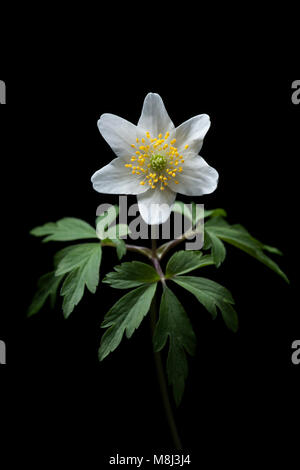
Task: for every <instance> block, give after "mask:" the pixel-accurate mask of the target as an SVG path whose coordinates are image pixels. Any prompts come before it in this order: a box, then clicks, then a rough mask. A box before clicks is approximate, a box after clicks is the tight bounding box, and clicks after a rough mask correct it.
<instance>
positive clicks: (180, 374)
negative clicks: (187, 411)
mask: <svg viewBox="0 0 300 470" xmlns="http://www.w3.org/2000/svg"><path fill="white" fill-rule="evenodd" d="M168 338H169V351H168V358H167V375H168V381H169V384H170V385H172V387H173V394H174V399H175V402H176V405H177V406H178V405H179V404H180V402H181V399H182V395H183V392H184V386H185V380H186V378H187V375H188V363H187V357H186V352H188V353H189V354H191V355H193V354H194V353H195V348H196V336H195V333H194V331H193V328H192V325H191V322H190V320H189V318H188V316H187V314H186V312H185V310H184V308H183V306H182V305H181V303H180V302H179V300H178V299H177V297H176V296H175V294H173V292H172V291H171V290H170V289H169V288H168V287H165V288H164V291H163V295H162V298H161V303H160V310H159V320H158V322H157V325H156V328H155V331H154V337H153V346H154V351H156V352H158V351H161V350H162V349H163V347H164V346H165V344H166V342H167V339H168Z"/></svg>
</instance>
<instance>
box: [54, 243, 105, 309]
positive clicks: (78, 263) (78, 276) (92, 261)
mask: <svg viewBox="0 0 300 470" xmlns="http://www.w3.org/2000/svg"><path fill="white" fill-rule="evenodd" d="M70 248H72V249H70V250H68V251H67V252H66V254H65V256H64V257H62V259H61V260H60V262H59V264H58V267H57V270H56V273H55V275H56V276H60V275H64V274H66V273H68V274H67V277H66V278H65V280H64V283H63V285H62V288H61V292H60V293H61V295H62V296H63V297H64V299H63V312H64V315H65V317H66V318H67V317H68V316H69V315H70V313H71V312H72V311H73V310H74V307H75V306H76V305H77V304H78V303H79V302H80V300H81V299H82V297H83V294H84V289H85V286H86V287H87V288H88V290H89V291H90V292H92V293H95V292H96V288H97V286H98V283H99V269H100V263H101V254H102V250H101V245H100V243H85V244H82V245H75V246H72V247H70Z"/></svg>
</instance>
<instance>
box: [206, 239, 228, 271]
mask: <svg viewBox="0 0 300 470" xmlns="http://www.w3.org/2000/svg"><path fill="white" fill-rule="evenodd" d="M205 236H206V238H208V243H209V245H207V244H206V247H207V246H210V247H211V248H212V257H213V260H214V263H215V265H216V266H217V268H219V266H220V265H221V264H222V263H223V261H224V259H225V257H226V248H225V245H224V243H223V242H222V241H221V240H220V239H219V238H218V237H216V236H215V235H214V233H213V232H209V231H208V230H207V231H206V235H205Z"/></svg>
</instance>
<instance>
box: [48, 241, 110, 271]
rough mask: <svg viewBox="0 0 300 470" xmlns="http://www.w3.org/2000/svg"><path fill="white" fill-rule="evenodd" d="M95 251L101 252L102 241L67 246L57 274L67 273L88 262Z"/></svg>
mask: <svg viewBox="0 0 300 470" xmlns="http://www.w3.org/2000/svg"><path fill="white" fill-rule="evenodd" d="M99 247H100V248H99ZM61 251H63V250H61ZM95 252H96V253H101V245H100V243H81V244H79V245H73V246H70V247H67V249H65V252H64V256H62V258H61V260H60V262H59V263H58V266H57V269H56V276H60V275H61V274H66V273H68V272H70V271H72V270H74V269H76V268H77V267H80V266H82V265H84V264H86V263H88V262H89V260H90V258H91V257H93V255H94V253H95ZM62 254H63V253H62ZM56 257H57V254H56Z"/></svg>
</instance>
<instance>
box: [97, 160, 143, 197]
mask: <svg viewBox="0 0 300 470" xmlns="http://www.w3.org/2000/svg"><path fill="white" fill-rule="evenodd" d="M142 180H143V176H141V175H140V176H139V175H133V174H132V173H131V170H130V168H126V167H124V159H123V158H115V159H114V160H112V161H111V162H110V163H109V164H108V165H106V166H104V167H103V168H101V170H98V171H96V173H94V174H93V176H92V178H91V181H92V183H93V188H94V189H95V190H96V191H98V193H107V194H139V193H143V192H145V191H146V190H147V188H146V187H145V186H142V185H140V182H141V181H142Z"/></svg>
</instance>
